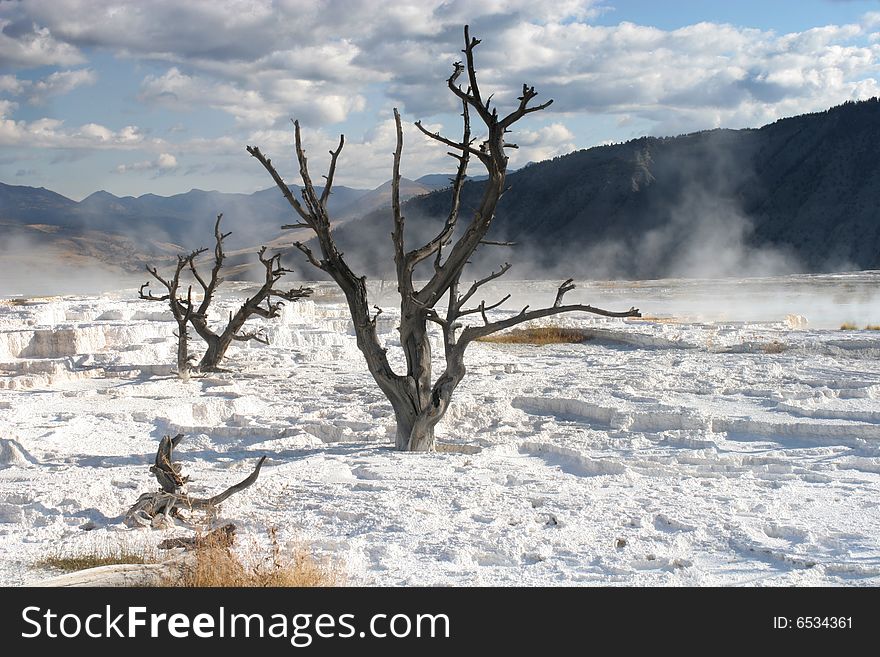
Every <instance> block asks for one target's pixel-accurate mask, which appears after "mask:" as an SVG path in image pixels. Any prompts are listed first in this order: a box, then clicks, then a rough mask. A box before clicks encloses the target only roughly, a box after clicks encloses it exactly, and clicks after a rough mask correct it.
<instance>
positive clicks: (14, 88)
mask: <svg viewBox="0 0 880 657" xmlns="http://www.w3.org/2000/svg"><path fill="white" fill-rule="evenodd" d="M24 90H25V84H24V81H22V80H19V79H18V78H17V77H15V76H14V75H0V94H10V95H13V96H18V95H19V94H21V93H22V92H23V91H24Z"/></svg>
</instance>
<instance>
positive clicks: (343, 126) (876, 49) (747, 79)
mask: <svg viewBox="0 0 880 657" xmlns="http://www.w3.org/2000/svg"><path fill="white" fill-rule="evenodd" d="M465 22H468V23H470V24H471V25H472V31H473V33H474V34H476V35H477V36H479V37H480V38H482V39H483V44H482V45H481V46H480V48H479V49H478V50H477V65H478V68H479V73H480V76H481V86H482V87H483V89H484V93H488V91H489V90H491V91H495V92H496V96H495V99H496V100H497V102H499V103H502V104H503V103H505V102H510V101H511V100H513V99H514V98H515V96H516V95H518V92H517V90H518V89H519V87H520V85H521V83H522V82H528V83H530V84H534V85H535V86H536V88H537V89H538V91H539V92H541V94H542V95H541V96H540V97H539V98H548V97H552V98H554V100H555V102H554V104H553V106H552V107H551V108H550V109H549V110H548V111H546V112H542V113H539V114H535V115H531V116H530V117H529V118H528V120H526V121H523V122H521V123H520V124H517V125H518V128H519V130H518V132H517V134H516V135H515V141H517V142H518V143H519V145H520V149H519V150H518V151H511V161H512V166H521V165H522V164H524V163H526V162H528V161H533V160H541V159H545V158H548V157H553V156H555V155H559V154H562V153H566V152H569V151H571V150H574V149H576V148H587V147H590V146H595V145H597V144H602V143H608V142H617V141H624V140H627V139H631V138H634V137H638V136H642V135H644V134H651V135H671V134H679V133H684V132H692V131H695V130H701V129H707V128H714V127H729V128H742V127H757V126H760V125H763V124H765V123H768V122H771V121H773V120H775V119H777V118H780V117H783V116H791V115H795V114H800V113H804V112H809V111H816V110H821V109H826V108H827V107H830V106H832V105H836V104H839V103H841V102H843V101H845V100H849V99H858V98H867V97H870V96H874V95H878V94H880V91H878V87H880V83H878V80H880V73H878V66H880V2H878V1H877V0H799V1H786V0H764V1H763V2H757V1H754V0H739V1H737V2H713V1H696V0H679V1H669V2H656V1H654V2H651V1H648V0H640V1H636V0H631V1H626V0H602V1H598V0H595V1H590V0H583V1H581V0H483V1H480V2H473V1H470V0H419V1H418V2H416V1H415V0H413V1H412V2H377V1H376V0H321V1H319V2H315V1H314V0H308V1H306V0H210V1H208V0H191V1H189V2H181V1H180V0H152V1H151V2H149V3H144V2H122V1H119V0H23V1H21V2H17V1H10V0H0V181H2V182H6V183H9V184H21V185H34V186H45V187H48V188H50V189H53V190H56V191H58V192H60V193H63V194H65V195H67V196H70V197H71V198H75V199H80V198H83V197H84V196H86V195H88V194H89V193H91V192H93V191H96V190H98V189H105V190H108V191H110V192H112V193H115V194H118V195H129V194H130V195H140V194H143V193H156V194H173V193H179V192H185V191H188V190H189V189H192V188H201V189H218V190H222V191H228V192H251V191H254V190H256V189H262V188H265V187H268V186H269V184H268V183H269V181H268V180H267V178H266V176H265V172H264V171H262V170H261V168H260V167H259V165H258V164H257V163H256V162H255V161H254V160H253V159H252V158H250V157H249V156H248V155H247V154H246V153H245V150H244V147H245V145H247V144H253V145H259V146H261V147H262V148H263V150H264V151H266V152H268V153H269V154H270V155H271V156H272V157H273V159H274V160H275V162H276V163H277V164H279V166H280V168H281V170H282V172H283V173H284V174H285V175H286V177H287V178H288V180H289V181H291V182H293V181H294V179H295V177H294V173H295V169H294V168H293V166H292V161H291V157H290V156H291V151H292V148H291V142H292V131H291V129H290V126H289V121H288V119H289V118H290V117H294V116H295V117H297V118H299V119H300V122H301V124H302V125H303V128H304V137H305V139H306V144H307V148H308V149H309V153H310V154H312V157H311V161H312V162H313V166H314V167H315V168H316V169H317V168H319V167H321V166H322V164H323V163H324V162H325V161H326V159H327V157H326V155H325V154H326V153H327V150H328V149H329V148H330V147H331V146H332V145H333V144H334V142H335V140H336V139H337V138H338V134H339V133H341V132H344V133H345V134H346V140H347V141H346V143H347V145H346V148H345V151H344V152H343V157H342V159H341V161H340V170H339V173H338V179H337V180H338V182H339V183H340V184H347V185H350V186H355V187H373V186H376V185H378V184H380V183H382V182H383V181H385V180H387V179H388V177H389V174H390V152H391V150H392V148H393V125H392V123H391V108H392V107H395V106H396V107H399V108H400V109H401V111H402V113H403V117H404V119H405V120H406V121H407V122H408V124H411V122H412V121H414V120H416V119H422V120H423V121H424V122H425V123H426V124H428V125H430V126H432V127H434V128H436V129H440V130H442V131H443V132H445V133H448V134H450V135H451V136H454V135H455V134H456V133H457V132H458V131H459V130H460V128H459V126H458V117H457V116H456V113H455V104H454V102H453V99H452V97H451V95H450V94H449V92H448V90H446V89H445V84H444V82H445V78H446V77H447V76H448V74H449V71H450V70H451V63H452V61H454V59H455V58H456V55H457V54H459V53H458V50H459V49H460V48H461V39H462V36H461V26H462V24H463V23H465ZM405 141H406V150H405V155H404V175H406V176H408V177H411V178H415V177H418V176H420V175H423V174H426V173H433V172H439V171H447V170H449V169H450V167H451V165H450V159H449V158H448V157H446V156H445V154H444V153H445V149H443V148H442V147H439V146H438V145H436V144H434V143H432V142H430V141H428V140H427V139H425V138H424V137H422V136H421V135H420V134H419V133H418V132H417V131H416V130H415V129H414V128H412V127H411V126H408V127H407V129H406V131H405Z"/></svg>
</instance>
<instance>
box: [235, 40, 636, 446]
mask: <svg viewBox="0 0 880 657" xmlns="http://www.w3.org/2000/svg"><path fill="white" fill-rule="evenodd" d="M464 41H465V47H464V50H463V51H462V52H463V53H464V55H465V62H464V63H462V62H456V63H455V64H454V68H453V72H452V75H450V77H449V78H448V79H447V81H446V82H447V86H448V88H449V90H450V91H451V92H452V93H453V94H455V96H456V97H457V98H458V99H459V101H460V102H461V105H462V117H463V119H464V132H463V135H462V138H461V140H460V141H455V140H453V139H449V138H447V137H443V136H441V135H440V134H437V133H432V132H429V131H428V130H427V129H425V128H424V127H423V126H422V125H421V123H420V122H416V126H417V127H418V128H419V129H420V130H421V131H422V132H423V133H424V134H425V135H427V136H428V137H430V138H432V139H434V140H436V141H438V142H440V143H441V144H443V145H445V146H446V147H447V148H449V149H451V150H452V151H453V152H452V153H450V155H452V157H453V158H455V160H456V161H457V163H458V167H457V171H456V174H455V178H454V180H453V183H452V200H451V205H450V210H449V214H448V215H447V217H446V220H445V223H444V225H443V227H442V228H441V230H440V231H439V233H438V234H437V235H436V237H434V238H433V239H432V240H430V241H429V242H427V243H426V244H423V245H421V246H419V247H418V248H415V249H412V250H409V251H407V250H406V249H405V247H404V223H405V221H404V216H403V214H402V212H401V206H400V160H401V151H402V149H403V132H402V129H401V124H400V115H399V113H398V112H397V110H396V109H395V110H394V120H395V123H396V126H397V146H396V149H395V151H394V162H393V174H392V179H391V180H392V214H393V221H394V230H393V233H392V242H393V245H394V262H395V265H396V269H397V286H398V291H399V293H400V344H401V346H402V347H403V351H404V354H405V356H406V373H405V374H398V373H396V372H395V371H394V370H393V369H392V368H391V365H390V364H389V362H388V358H387V355H386V349H385V348H384V347H383V346H382V343H381V342H380V341H379V338H378V335H377V332H376V317H377V316H378V313H379V312H381V310H377V313H376V314H375V315H373V314H372V312H371V310H370V303H369V301H368V299H367V288H366V277H364V276H358V275H356V274H355V273H354V272H353V271H352V270H351V269H350V268H349V266H348V265H347V264H346V262H345V260H344V259H343V254H342V253H340V252H339V250H338V249H337V248H336V244H335V243H334V240H333V235H332V232H331V226H330V216H329V214H328V212H327V199H328V198H329V196H330V193H331V188H332V186H333V176H334V174H335V171H336V162H337V160H338V158H339V154H340V152H341V151H342V147H343V145H344V143H345V140H344V137H343V136H340V138H339V145H338V146H337V147H336V150H333V151H330V167H329V170H328V173H327V176H326V184H325V185H324V189H323V191H322V192H321V194H320V195H319V194H318V193H317V192H316V191H315V187H314V185H313V184H312V180H311V176H310V174H309V169H308V164H307V161H306V155H305V151H304V150H303V147H302V140H301V136H300V127H299V123H298V122H297V121H294V136H295V143H296V156H297V160H298V163H299V174H300V178H301V179H302V183H303V190H302V202H300V201H299V200H297V198H296V197H295V196H294V195H293V194H292V193H291V191H290V189H289V187H288V186H287V184H286V183H285V182H284V180H283V179H282V178H281V176H280V175H279V174H278V172H277V171H276V169H275V167H274V166H273V165H272V162H271V160H270V159H268V158H267V157H265V156H264V155H263V153H262V152H261V151H260V149H259V148H258V147H252V146H248V147H247V150H248V152H249V153H250V154H251V155H252V156H253V157H255V158H256V159H257V160H259V162H260V163H261V164H262V165H263V167H264V168H265V169H266V170H267V171H268V173H269V175H271V176H272V179H273V180H274V181H275V183H276V185H277V186H278V188H279V189H280V190H281V193H282V194H283V195H284V197H285V198H286V199H287V201H288V203H289V204H290V205H291V206H292V208H293V210H294V211H295V212H296V214H297V215H299V217H300V218H301V219H302V223H298V224H295V225H294V226H286V227H288V228H291V227H296V228H300V227H308V228H311V229H312V230H313V231H314V232H315V235H316V236H317V242H318V246H319V248H320V251H321V254H320V256H317V255H316V254H315V253H313V252H312V250H311V249H310V248H309V247H308V246H306V245H305V244H302V243H299V242H297V243H296V244H295V246H296V247H297V248H298V249H299V250H300V251H302V252H303V253H304V254H305V256H306V258H307V259H308V260H309V262H310V263H311V264H312V265H314V266H315V267H317V268H318V269H321V270H322V271H325V272H327V273H328V274H329V275H330V276H331V277H332V278H333V280H334V281H336V283H337V284H338V285H339V287H340V288H341V289H342V291H343V293H344V294H345V298H346V301H347V303H348V308H349V311H350V313H351V317H352V320H353V322H354V328H355V333H356V336H357V344H358V347H359V348H360V350H361V352H362V353H363V355H364V357H365V359H366V361H367V367H368V368H369V371H370V373H371V374H372V376H373V378H374V379H375V381H376V383H377V384H378V385H379V388H380V389H381V390H382V392H383V393H384V394H385V396H386V397H387V398H388V400H389V401H390V402H391V406H392V407H393V409H394V415H395V419H396V421H397V437H396V446H397V448H398V449H400V450H406V451H431V450H433V449H434V428H435V426H436V425H437V423H438V422H439V421H440V419H441V418H442V417H443V415H444V414H445V413H446V410H447V409H448V408H449V403H450V399H451V397H452V393H453V392H454V391H455V389H456V387H457V386H458V384H459V383H460V382H461V380H462V378H463V377H464V375H465V371H466V370H465V362H464V354H465V350H466V349H467V347H468V345H469V344H470V343H471V342H473V341H474V340H476V339H477V338H480V337H483V336H486V335H489V334H491V333H495V332H496V331H500V330H503V329H506V328H509V327H511V326H515V325H517V324H521V323H522V322H527V321H530V320H534V319H539V318H542V317H548V316H550V315H557V314H560V313H568V312H574V311H581V312H587V313H594V314H597V315H604V316H606V317H638V316H639V312H638V310H637V309H635V308H630V309H629V310H626V311H622V312H612V311H608V310H602V309H601V308H594V307H593V306H589V305H583V304H565V303H564V302H563V297H564V295H565V294H566V293H567V292H569V291H571V290H572V289H573V288H574V285H573V284H572V281H571V279H569V280H567V281H565V282H564V283H562V285H560V286H559V288H558V290H557V293H556V298H555V300H554V302H553V305H552V306H549V307H547V308H540V309H536V310H529V307H528V306H526V307H525V308H523V309H522V310H521V311H520V312H519V313H517V314H515V315H513V316H510V317H507V318H504V319H498V320H495V321H490V319H489V317H488V315H487V312H488V311H490V310H492V309H494V308H498V307H499V306H500V305H501V304H502V303H504V302H505V301H507V299H508V298H509V296H510V295H508V296H506V297H504V298H503V299H501V300H500V301H498V302H496V303H491V304H487V303H486V302H485V301H484V300H483V301H480V302H479V303H478V304H476V305H475V306H468V303H469V302H472V300H474V301H475V299H476V298H477V297H476V296H475V295H477V293H478V291H479V289H480V287H482V286H483V285H485V284H486V283H488V282H490V281H492V280H494V279H496V278H499V277H500V276H502V275H503V274H504V273H505V272H506V271H507V270H508V269H509V268H510V265H509V264H507V263H505V264H503V265H502V266H501V267H500V269H498V271H494V272H492V273H491V274H489V275H488V276H486V277H485V278H482V279H480V280H476V281H474V283H473V284H472V285H470V286H469V287H468V288H467V289H466V290H464V291H463V292H462V289H461V278H462V272H463V270H464V268H465V265H466V264H467V263H468V261H469V260H470V258H471V255H472V254H473V253H474V251H475V250H476V249H477V248H478V247H479V246H481V245H483V244H487V243H490V242H487V241H486V239H485V237H486V234H487V233H488V231H489V228H490V226H491V224H492V220H493V219H494V217H495V208H496V206H497V204H498V200H499V199H500V198H501V195H502V193H503V192H504V180H505V174H506V171H507V161H508V158H507V155H506V154H505V149H506V148H515V145H514V144H510V143H507V142H506V141H505V135H506V134H507V133H509V132H510V129H511V127H512V126H513V124H514V123H516V122H517V121H519V120H520V119H521V118H523V117H524V116H526V115H527V114H531V113H533V112H537V111H540V110H543V109H545V108H546V107H547V106H549V105H550V103H551V102H552V101H547V102H546V103H543V104H540V105H533V106H530V103H531V102H532V100H533V99H534V98H535V96H537V92H536V91H535V89H534V87H529V86H527V85H523V88H522V95H521V96H519V98H518V100H519V104H518V105H517V107H515V108H514V109H513V110H512V111H511V112H510V113H508V114H506V115H505V116H499V114H498V110H497V108H494V107H490V105H491V100H492V97H491V95H490V96H489V97H487V98H485V99H484V97H483V95H482V93H481V91H480V87H479V85H478V84H477V75H476V68H475V66H474V49H475V48H476V47H477V45H478V44H479V43H480V41H479V39H476V38H474V39H472V38H471V37H470V35H469V31H468V27H467V26H465V28H464ZM462 74H466V75H467V81H466V83H465V85H464V86H461V85H459V83H458V80H459V78H460V77H461V76H462ZM472 112H473V113H476V115H477V117H478V118H479V119H480V121H481V122H482V123H483V125H484V127H485V129H486V131H487V135H486V137H485V138H484V139H482V140H481V141H480V142H479V144H477V145H475V142H476V141H477V139H476V138H475V137H473V136H472V134H471V125H470V116H471V113H472ZM471 158H476V159H477V160H479V161H480V163H481V164H482V165H483V166H484V167H485V169H486V172H487V173H488V179H487V180H486V182H485V188H484V192H483V197H482V200H481V201H480V203H479V206H478V207H476V208H475V210H474V212H473V215H471V217H470V220H469V221H468V223H467V225H466V226H465V228H464V232H463V233H461V235H460V236H459V237H457V239H453V237H454V233H455V231H456V227H457V225H458V219H459V211H460V209H461V202H460V199H461V190H462V186H463V185H464V181H465V177H466V172H467V167H468V164H469V162H470V160H471ZM426 261H428V262H430V263H431V264H433V274H432V275H431V277H430V279H429V280H428V282H427V283H425V284H424V285H423V286H421V287H420V288H417V287H416V285H415V283H414V277H413V274H414V271H415V269H416V266H417V265H419V264H420V263H422V262H426ZM444 298H445V299H446V307H445V309H443V308H441V310H437V306H438V304H440V302H441V301H442V300H443V299H444ZM468 315H477V316H479V317H480V318H481V319H482V323H476V324H465V323H464V322H463V321H462V320H463V318H465V317H467V316H468ZM429 322H433V323H435V324H437V325H439V327H440V329H441V330H442V332H443V343H444V350H445V354H444V355H445V361H446V367H445V369H444V370H443V372H441V373H440V375H439V376H438V377H437V378H436V380H434V379H433V378H432V372H431V343H430V341H429V339H428V323H429Z"/></svg>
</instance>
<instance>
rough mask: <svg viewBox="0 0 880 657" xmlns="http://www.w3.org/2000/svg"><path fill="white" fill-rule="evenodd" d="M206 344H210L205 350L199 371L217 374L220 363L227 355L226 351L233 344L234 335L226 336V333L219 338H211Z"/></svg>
mask: <svg viewBox="0 0 880 657" xmlns="http://www.w3.org/2000/svg"><path fill="white" fill-rule="evenodd" d="M202 337H204V336H202ZM206 342H207V343H208V348H207V349H206V350H205V355H204V356H202V360H201V361H199V371H200V372H216V371H217V369H218V367H219V365H220V361H221V360H223V357H224V356H225V355H226V350H227V349H229V345H231V344H232V335H226V334H225V332H224V333H223V334H221V335H219V336H212V337H210V338H209V339H207V340H206Z"/></svg>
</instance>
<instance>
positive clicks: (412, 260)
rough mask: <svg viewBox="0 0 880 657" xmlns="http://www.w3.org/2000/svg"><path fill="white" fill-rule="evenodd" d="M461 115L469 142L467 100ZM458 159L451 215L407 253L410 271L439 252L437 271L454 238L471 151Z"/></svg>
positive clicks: (453, 184) (465, 136) (453, 182)
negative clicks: (436, 230) (429, 237)
mask: <svg viewBox="0 0 880 657" xmlns="http://www.w3.org/2000/svg"><path fill="white" fill-rule="evenodd" d="M461 116H462V118H463V120H464V134H463V135H462V139H461V141H462V143H463V144H468V143H470V141H471V121H470V114H469V112H468V105H467V103H465V102H462V114H461ZM457 159H458V169H457V170H456V172H455V178H453V180H452V202H451V204H450V208H449V215H448V216H447V218H446V223H445V224H444V226H443V228H442V229H441V231H440V232H439V233H438V234H437V236H436V237H435V238H434V239H432V240H431V241H430V242H428V243H427V244H425V245H424V246H423V247H421V248H419V249H414V250H413V251H410V252H409V253H408V254H407V256H406V260H407V264H408V266H409V268H410V271H412V270H413V269H415V267H416V265H417V264H418V263H419V262H421V261H422V260H424V259H425V258H428V257H430V256H431V254H432V253H434V252H436V254H437V257H436V258H435V260H434V269H435V271H436V270H437V269H439V268H440V263H441V260H442V251H443V246H444V245H446V244H448V243H449V241H450V240H451V239H452V235H453V233H454V232H455V224H456V223H457V222H458V214H459V210H460V208H461V190H462V187H463V186H464V182H465V178H466V177H467V168H468V163H469V161H470V155H469V152H468V151H465V152H464V153H462V154H461V155H460V156H457Z"/></svg>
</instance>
